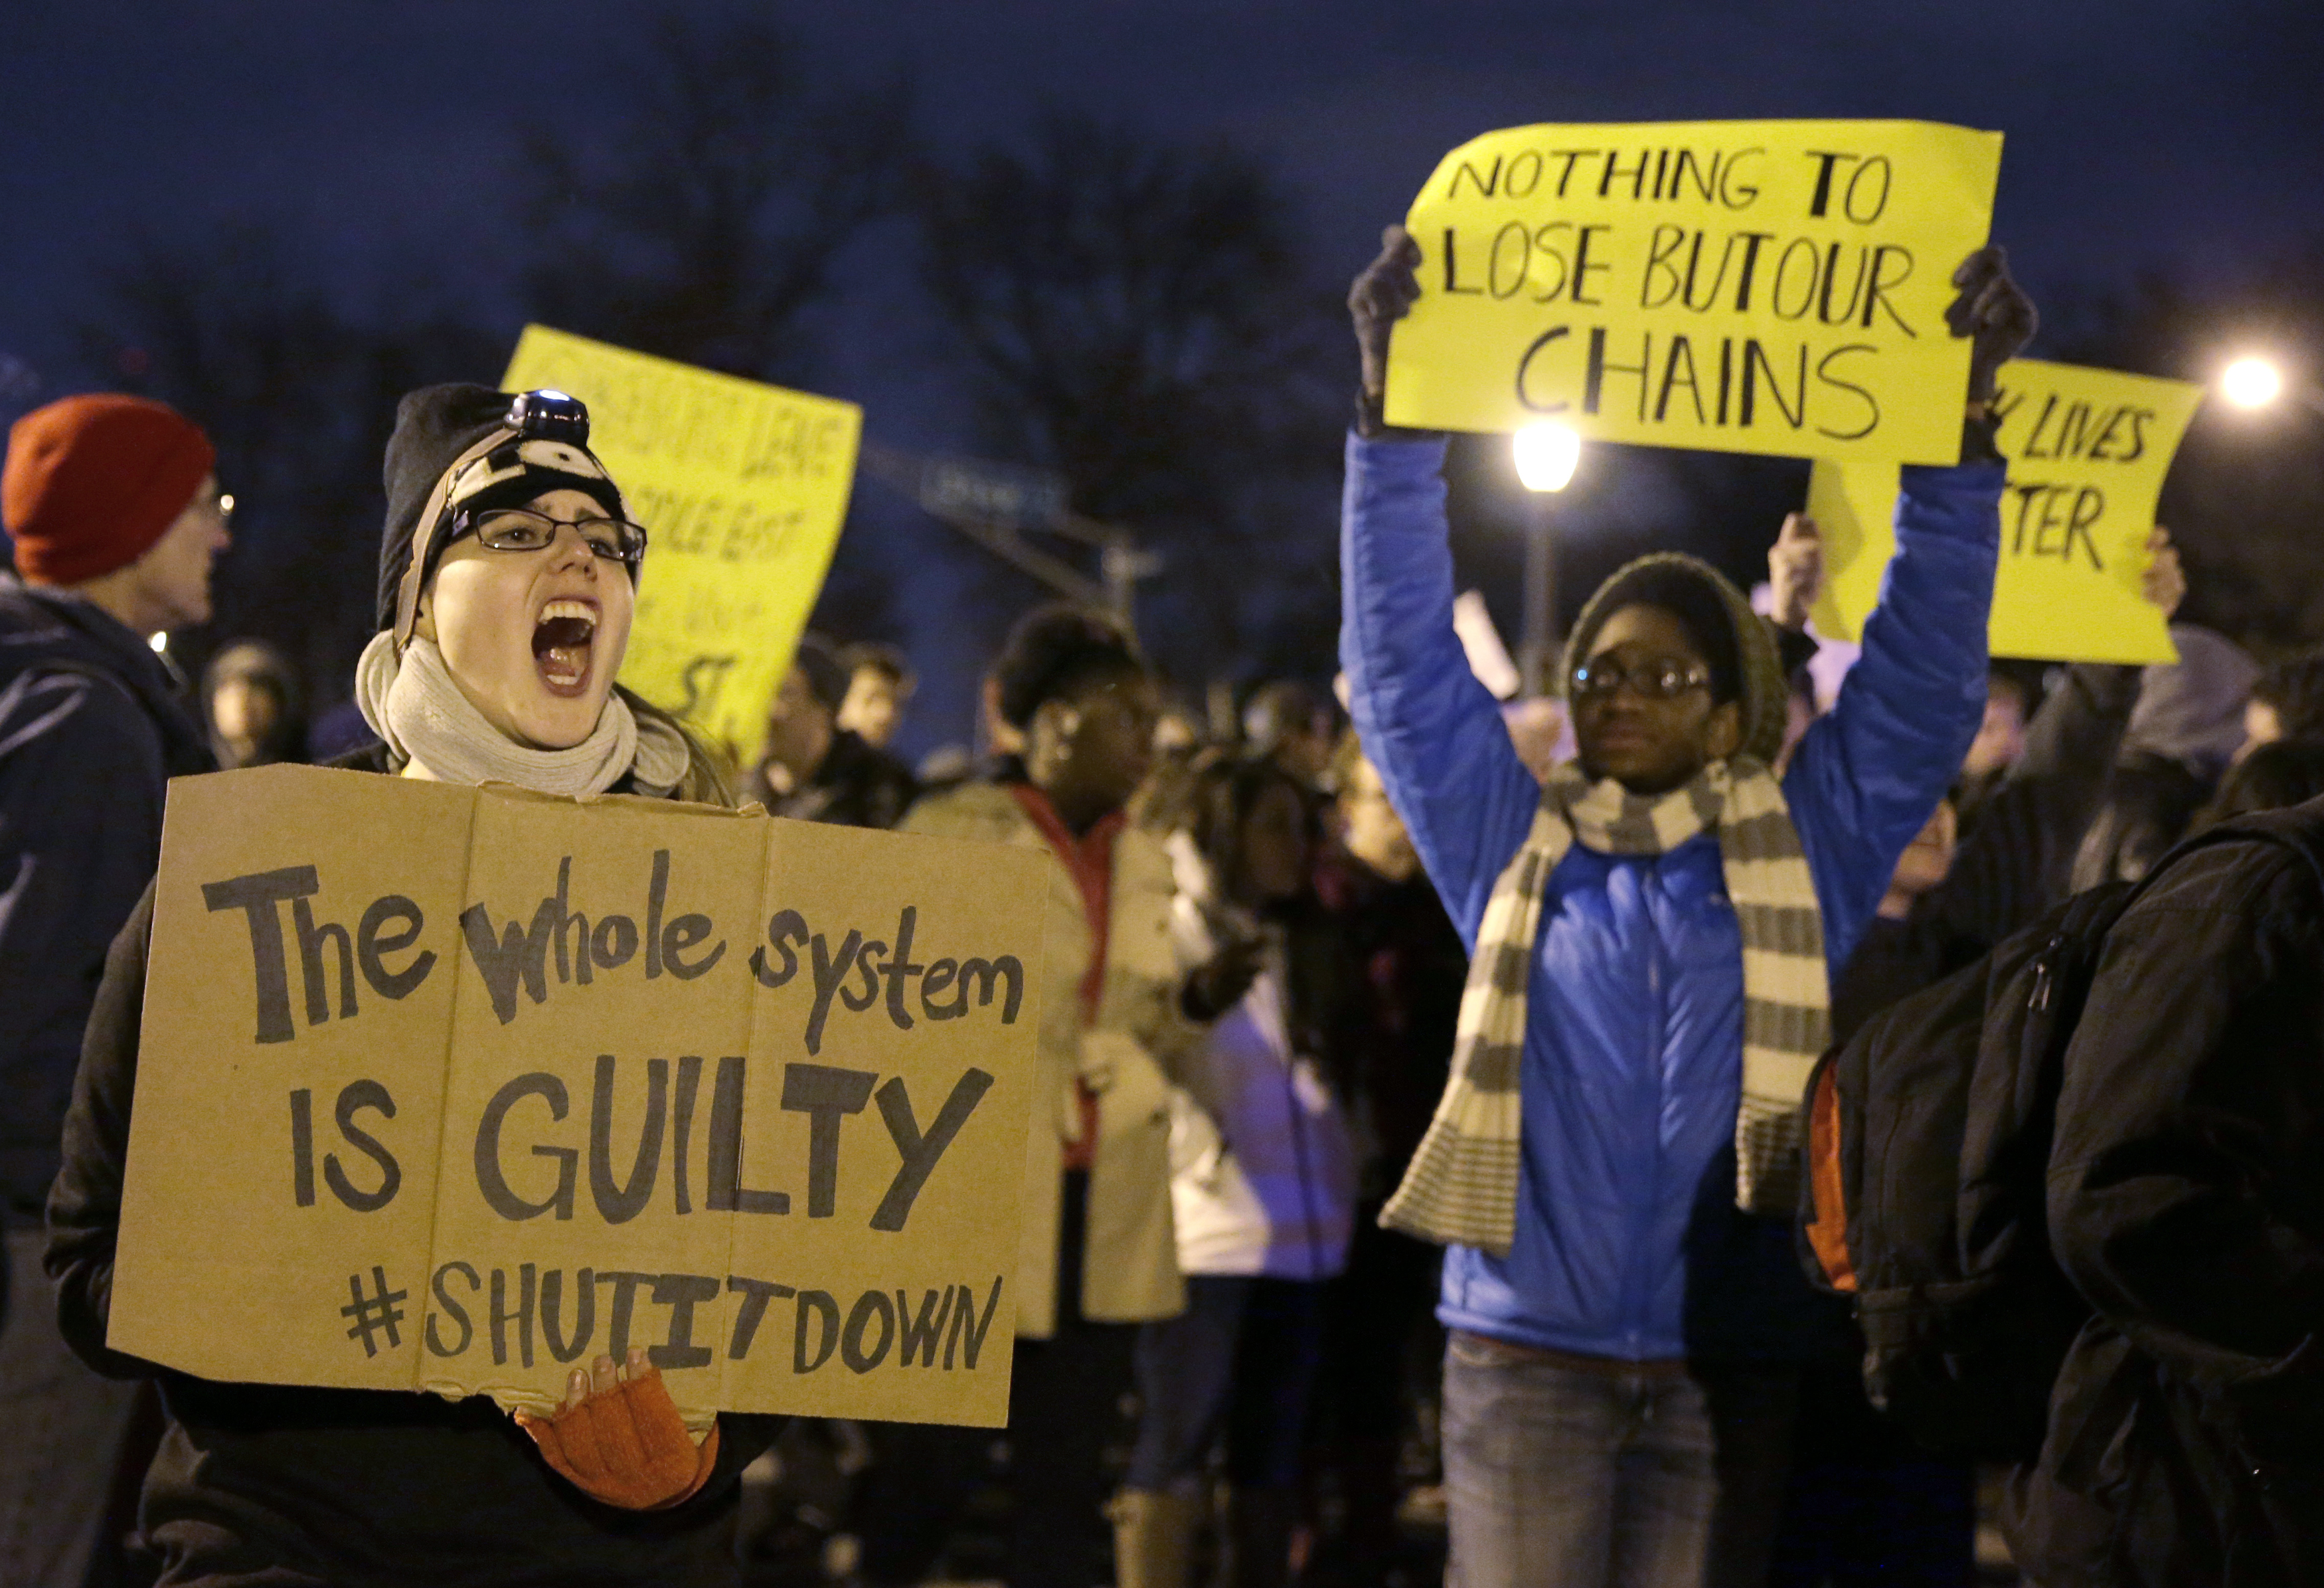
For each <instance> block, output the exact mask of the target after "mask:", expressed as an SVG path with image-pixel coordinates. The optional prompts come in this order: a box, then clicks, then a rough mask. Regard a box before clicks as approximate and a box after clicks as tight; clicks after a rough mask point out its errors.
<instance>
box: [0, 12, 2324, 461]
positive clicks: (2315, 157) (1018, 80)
mask: <svg viewBox="0 0 2324 1588" xmlns="http://www.w3.org/2000/svg"><path fill="white" fill-rule="evenodd" d="M694 8H696V7H692V6H689V7H687V9H694ZM701 8H703V9H715V7H712V6H710V5H709V4H708V0H702V5H701ZM646 9H647V8H646V7H644V6H641V5H637V4H635V3H634V0H619V3H615V0H565V3H564V4H559V5H550V4H546V3H544V0H496V3H494V4H490V5H475V4H456V3H453V0H115V3H114V4H110V5H89V4H86V3H85V0H0V217H5V268H0V359H5V358H6V357H8V356H11V355H13V356H14V357H15V358H17V359H21V360H23V361H26V362H29V363H30V364H31V365H32V366H33V367H34V368H35V369H37V370H39V371H41V372H42V374H44V375H45V376H47V383H46V386H45V389H44V391H43V393H42V394H43V395H46V394H53V393H54V392H58V391H60V390H63V389H69V386H71V385H72V384H74V383H76V372H74V371H73V369H72V368H71V365H70V352H71V348H72V346H73V342H72V337H71V335H70V328H71V327H72V326H73V324H74V323H75V322H76V321H77V320H80V319H87V318H88V317H89V316H90V314H91V313H92V311H93V309H94V308H95V299H94V293H93V289H92V286H91V282H92V278H93V276H94V275H95V274H97V272H101V271H102V269H103V268H104V266H105V265H106V262H107V261H108V259H110V258H112V257H115V256H117V255H118V254H119V253H120V252H121V251H122V249H123V247H124V240H125V239H126V238H127V237H128V236H129V235H132V234H133V233H134V232H139V231H142V232H143V233H145V234H147V235H152V236H156V237H159V238H162V239H167V238H169V237H171V236H177V235H198V234H199V233H200V232H202V231H203V229H204V228H208V227H211V226H217V224H219V223H220V222H221V221H222V220H226V219H231V218H234V217H262V218H266V219H270V220H276V221H279V222H281V224H282V225H284V226H286V227H287V228H288V229H289V230H290V231H291V233H292V234H293V235H296V236H299V237H300V238H301V239H302V240H303V242H304V244H305V245H307V246H308V247H309V248H310V249H311V251H312V254H313V256H314V258H315V259H316V260H317V261H318V263H321V264H323V265H325V266H327V268H329V269H331V270H333V271H335V272H339V273H340V275H341V276H342V278H343V280H344V282H346V290H347V291H348V293H349V296H350V299H351V300H353V301H356V302H363V301H373V300H377V298H378V297H379V295H380V294H382V293H383V292H389V291H394V290H395V283H396V282H398V281H400V280H401V279H402V276H403V275H404V273H405V272H408V271H410V270H412V269H414V268H416V267H418V266H420V265H422V264H424V265H426V266H427V267H429V269H430V270H431V271H432V272H434V273H436V274H438V275H440V276H443V277H445V278H447V279H448V280H449V281H450V282H452V284H453V285H454V286H455V287H456V289H457V290H458V291H462V292H463V293H465V294H469V295H472V296H473V298H474V300H475V301H476V302H478V303H480V304H484V305H489V306H491V307H490V308H489V309H487V311H486V312H487V314H488V316H489V318H491V319H495V320H498V319H506V320H508V322H509V323H510V324H511V326H513V323H514V313H513V309H512V305H511V304H510V301H509V300H508V298H507V296H506V288H505V282H506V280H507V275H508V271H509V266H510V263H511V262H512V259H513V257H514V254H515V245H516V241H517V240H516V239H515V238H514V237H513V236H512V230H513V228H512V225H511V224H510V223H509V220H508V219H507V218H506V217H507V214H508V205H509V199H510V195H511V194H512V191H513V189H514V180H513V173H514V171H515V167H516V159H515V156H516V150H515V135H516V134H517V133H518V131H519V130H520V129H521V127H523V126H525V125H528V124H539V123H540V122H543V121H549V122H551V123H555V122H558V121H560V120H563V119H565V118H580V119H581V120H582V121H583V122H585V123H586V119H587V118H588V117H589V116H590V115H591V114H592V107H593V106H603V105H607V104H611V103H613V102H614V100H615V99H616V98H617V97H618V96H619V94H620V92H621V89H622V77H621V61H622V57H623V54H624V52H625V51H628V50H630V49H632V48H633V46H634V44H635V42H636V41H637V40H638V39H639V38H640V37H641V33H642V27H641V18H642V17H643V15H644V14H646ZM790 15H791V16H792V18H793V20H794V22H795V23H796V24H797V25H798V27H799V28H800V29H801V31H802V32H804V34H805V35H806V37H807V40H808V41H809V42H810V43H811V44H812V45H813V47H814V50H815V53H816V59H817V60H820V61H822V62H824V63H825V65H826V66H828V67H829V68H830V69H833V70H835V71H837V72H841V73H844V74H845V75H847V76H850V77H853V78H859V79H863V78H874V77H879V76H884V75H886V74H887V73H889V72H890V71H892V70H893V69H897V68H898V67H901V68H903V69H907V70H908V72H909V73H910V74H911V76H912V77H913V78H915V79H916V81H917V83H918V89H919V106H920V108H919V120H920V128H921V131H922V133H923V134H924V135H925V136H927V137H928V138H929V139H930V140H931V141H932V142H933V143H935V144H936V147H937V148H939V149H940V150H941V149H944V148H946V147H950V146H957V145H961V144H966V143H975V142H978V141H982V140H985V139H990V138H992V137H996V136H1006V135H1008V134H1011V133H1013V132H1014V131H1016V130H1017V129H1019V128H1020V127H1021V126H1022V125H1024V124H1025V122H1026V119H1027V116H1028V113H1029V112H1030V111H1031V110H1032V109H1033V108H1034V107H1035V106H1037V105H1039V104H1041V103H1043V102H1058V103H1065V104H1069V105H1079V106H1087V107H1090V108H1093V109H1095V110H1097V111H1099V112H1100V113H1102V114H1104V115H1112V116H1118V117H1120V118H1123V119H1126V120H1128V121H1130V122H1132V123H1133V124H1136V125H1142V126H1146V127H1148V128H1151V129H1153V130H1155V131H1157V132H1163V133H1169V134H1221V135H1223V136H1226V137H1229V138H1231V139H1233V140H1235V141H1236V142H1238V143H1244V144H1247V145H1250V146H1251V147H1253V148H1255V149H1257V150H1259V152H1262V153H1265V154H1267V155H1269V156H1271V157H1272V158H1273V159H1274V160H1275V162H1277V166H1278V168H1279V169H1280V171H1282V172H1283V174H1284V175H1285V176H1286V177H1287V178H1288V179H1289V180H1290V182H1291V183H1292V185H1293V186H1294V187H1295V188H1296V189H1297V190H1298V191H1299V193H1300V194H1301V196H1302V199H1303V202H1304V204H1305V213H1306V220H1307V224H1308V225H1309V226H1310V227H1311V229H1312V231H1313V234H1314V239H1315V242H1316V253H1317V255H1318V257H1319V258H1320V259H1321V260H1323V262H1325V263H1326V264H1327V266H1328V270H1329V273H1330V274H1332V275H1333V276H1339V275H1342V274H1343V273H1345V272H1351V271H1352V270H1353V269H1354V268H1355V267H1356V266H1357V265H1358V264H1360V263H1361V262H1362V260H1363V259H1364V258H1365V257H1367V256H1368V254H1369V247H1370V245H1371V242H1372V239H1373V237H1374V235H1376V233H1377V229H1378V227H1379V225H1380V223H1381V222H1382V221H1383V220H1385V219H1387V218H1390V217H1395V216H1396V215H1397V214H1399V213H1400V212H1401V210H1402V209H1403V208H1404V205H1405V204H1406V201H1407V200H1408V199H1409V198H1410V196H1411V194H1412V192H1413V190H1414V189H1415V188H1416V186H1417V184H1418V183H1419V182H1420V180H1422V179H1423V178H1424V177H1425V175H1426V174H1427V172H1428V171H1429V170H1430V168H1431V166H1432V165H1433V163H1434V161H1435V160H1436V158H1437V157H1438V156H1439V155H1440V154H1441V153H1442V152H1443V151H1444V150H1445V149H1447V148H1450V147H1451V146H1452V145H1453V144H1454V143H1458V142H1460V141H1461V140H1462V139H1464V138H1466V137H1468V136H1471V135H1472V134H1475V133H1478V132H1480V131H1482V130H1485V129H1487V128H1490V127H1494V126H1499V125H1516V124H1519V123H1523V122H1528V121H1545V120H1567V121H1585V120H1616V119H1621V120H1649V119H1657V118H1670V119H1678V118H1701V117H1724V116H1760V115H1767V116H1773V115H1784V116H1821V115H1864V116H1912V117H1923V118H1928V119H1933V120H1944V121H1955V122H1961V123H1965V124H1968V125H1975V126H1980V127H1997V128H1999V129H2001V130H2002V131H2004V132H2005V133H2006V134H2007V139H2008V141H2007V144H2006V150H2005V153H2004V156H2003V162H2002V177H2001V196H2000V204H1999V213H1998V216H1997V221H1996V227H1995V231H1996V235H1997V236H1998V237H1999V238H2001V239H2002V240H2003V241H2005V242H2007V243H2008V244H2009V245H2011V247H2012V250H2013V253H2014V254H2015V258H2016V260H2017V261H2018V264H2019V269H2020V273H2021V275H2022V276H2024V278H2025V279H2026V280H2027V281H2028V282H2029V283H2030V284H2032V285H2033V287H2034V288H2035V290H2036V291H2037V293H2039V292H2040V291H2042V290H2043V289H2044V288H2055V287H2058V286H2061V285H2063V284H2066V283H2069V282H2078V283H2096V284H2101V285H2102V284H2107V283H2110V282H2121V281H2123V280H2126V278H2127V277H2128V276H2129V275H2131V274H2132V273H2133V272H2135V271H2137V270H2140V269H2143V268H2145V267H2150V266H2152V267H2161V268H2164V269H2168V270H2171V271H2174V272H2187V273H2196V274H2205V275H2213V276H2218V275H2232V274H2234V273H2236V272H2238V271H2239V270H2240V269H2242V268H2244V267H2245V266H2246V265H2247V264H2248V263H2250V262H2252V261H2254V260H2255V259H2256V258H2258V257H2259V256H2262V255H2264V254H2268V253H2271V252H2274V251H2278V250H2282V249H2285V248H2288V247H2291V246H2292V245H2296V244H2299V243H2301V241H2303V240H2306V239H2310V238H2313V237H2314V236H2316V235H2318V232H2319V225H2320V224H2324V223H2319V219H2318V199H2319V197H2324V93H2319V91H2318V88H2317V87H2316V83H2317V80H2318V70H2319V66H2320V65H2324V5H2318V4H2316V0H2116V3H2112V4H2108V3H2103V0H2007V3H2004V4H1993V3H1989V0H1960V3H1957V4H1953V5H1942V6H1940V5H1927V4H1914V5H1897V4H1882V3H1879V0H1767V3H1762V4H1753V3H1749V0H1707V3H1698V0H1681V3H1674V0H1621V3H1615V4H1602V3H1598V0H1591V3H1587V4H1563V5H1560V4H1546V3H1538V0H1537V3H1535V4H1530V5H1518V4H1509V3H1504V0H1434V4H1429V5H1418V4H1396V3H1390V0H1342V3H1341V4H1338V5H1320V4H1291V3H1284V0H1180V3H1178V4H1171V5H1163V4H1154V3H1149V0H885V3H884V4H879V5H853V6H835V5H824V6H817V7H804V6H802V7H795V8H793V9H792V10H791V12H790ZM903 246H904V239H903V237H902V235H901V234H900V232H895V233H890V234H880V235H874V236H872V237H871V238H868V239H867V240H866V242H865V244H864V245H863V246H862V249H860V250H859V254H861V255H862V257H860V258H859V260H858V261H857V264H858V268H859V270H860V272H861V273H862V277H863V279H864V281H865V282H866V287H865V289H864V291H862V292H859V293H858V294H857V301H856V302H855V303H854V304H853V305H852V306H850V308H849V309H847V310H846V311H845V318H844V319H843V320H842V321H841V324H842V326H843V327H844V328H846V329H845V334H844V335H840V336H838V337H835V344H836V351H837V354H838V356H837V358H836V359H835V365H834V367H833V369H832V374H831V384H832V385H833V386H834V387H835V389H836V390H837V391H838V392H839V394H842V395H846V396H849V397H853V398H855V399H857V400H860V401H862V402H864V403H865V404H866V406H867V409H868V411H869V414H868V423H869V428H870V429H871V432H872V433H874V434H875V435H883V436H886V437H888V438H890V439H896V440H901V441H906V442H913V443H923V444H925V443H940V442H943V441H945V440H946V439H948V430H949V429H950V428H951V427H952V425H953V420H952V417H951V415H952V409H951V406H950V405H949V404H948V403H947V402H945V399H944V396H943V394H942V388H941V386H940V385H931V384H930V383H927V382H926V381H925V380H923V379H922V378H920V374H919V370H920V365H922V364H923V363H924V361H925V357H926V350H927V344H926V339H925V337H924V336H923V334H922V333H921V332H919V331H917V330H913V329H909V328H897V327H896V322H895V321H894V320H893V319H891V318H890V310H889V309H886V308H883V307H882V306H881V305H880V304H878V303H876V302H873V301H871V300H874V299H877V298H879V297H880V296H881V294H880V293H879V292H878V291H875V290H874V284H876V283H879V282H882V281H883V280H886V281H900V280H901V279H902V272H901V271H900V270H899V269H898V268H897V267H896V264H895V262H894V258H893V255H894V254H895V252H896V251H897V250H899V249H900V248H901V247H903ZM0 367H5V366H0ZM482 373H492V372H482ZM0 401H5V397H0Z"/></svg>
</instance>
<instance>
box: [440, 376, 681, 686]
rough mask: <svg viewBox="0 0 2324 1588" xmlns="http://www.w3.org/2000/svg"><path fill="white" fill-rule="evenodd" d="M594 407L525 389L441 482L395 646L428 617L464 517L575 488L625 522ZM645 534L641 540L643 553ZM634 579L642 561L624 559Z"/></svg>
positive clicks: (565, 396) (560, 394)
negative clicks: (592, 444)
mask: <svg viewBox="0 0 2324 1588" xmlns="http://www.w3.org/2000/svg"><path fill="white" fill-rule="evenodd" d="M588 448H589V410H588V408H587V406H586V405H585V404H584V403H583V402H582V401H581V399H579V398H578V397H575V396H572V395H569V394H568V393H567V392H558V391H553V390H549V389H543V390H539V391H533V392H518V393H516V395H515V396H513V397H512V398H511V399H510V400H509V406H508V413H507V415H506V416H505V417H504V418H503V419H502V420H501V422H500V424H499V426H498V427H497V428H496V429H493V430H492V431H490V432H489V433H487V434H485V435H484V436H481V437H479V438H477V439H476V440H475V441H474V442H473V443H471V444H470V445H469V446H468V448H466V450H465V451H463V452H462V453H461V454H460V456H459V457H457V458H455V459H453V461H452V464H451V466H449V467H447V469H445V471H444V472H443V474H442V475H439V476H438V479H437V481H436V487H435V489H434V490H433V491H431V492H430V493H429V496H428V501H427V503H426V505H425V506H423V507H422V508H421V509H420V518H419V522H418V524H417V526H416V528H415V530H414V532H413V535H412V540H411V549H410V557H409V560H408V561H407V562H406V564H405V567H404V570H403V579H402V583H401V586H400V587H399V589H398V591H397V595H396V608H395V648H396V650H397V651H399V652H401V651H402V649H403V648H404V647H405V646H406V645H408V644H410V642H411V635H412V632H413V628H414V625H415V624H417V623H418V622H419V617H420V591H421V590H422V589H423V588H424V587H425V586H426V585H427V583H428V575H429V571H430V570H431V569H432V568H434V567H435V563H436V559H437V558H438V556H439V555H440V554H441V553H442V551H443V549H444V547H445V544H446V538H447V535H450V534H454V533H456V532H457V531H455V528H454V523H455V521H456V520H457V519H461V518H463V517H473V515H474V514H475V512H479V511H482V510H484V509H485V508H487V507H489V506H492V505H493V504H494V503H495V502H496V501H497V500H500V499H503V498H506V499H508V500H507V501H506V503H505V504H507V505H516V504H518V503H521V501H522V500H523V499H524V498H526V497H529V496H530V495H533V494H537V493H539V491H541V490H544V489H555V488H556V487H557V486H558V485H571V486H574V487H576V488H578V489H581V490H584V491H587V492H589V493H590V494H593V495H598V496H600V497H602V498H604V499H605V501H606V508H607V512H608V513H609V515H610V516H613V517H615V518H623V517H625V516H626V515H624V514H623V513H622V506H621V494H620V492H619V491H618V490H617V489H615V488H614V486H613V479H612V476H610V475H607V474H606V473H605V467H604V465H603V464H602V463H600V462H598V461H597V459H596V458H595V457H594V456H593V455H592V454H591V453H590V451H589V449H588ZM643 549H644V537H643V535H642V533H640V534H639V536H638V538H637V551H638V552H640V553H641V552H642V551H643ZM622 560H623V561H624V562H625V563H627V565H628V567H629V570H630V577H631V578H632V579H633V580H634V579H635V578H636V577H637V557H636V556H635V555H632V556H630V557H627V558H624V559H622Z"/></svg>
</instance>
